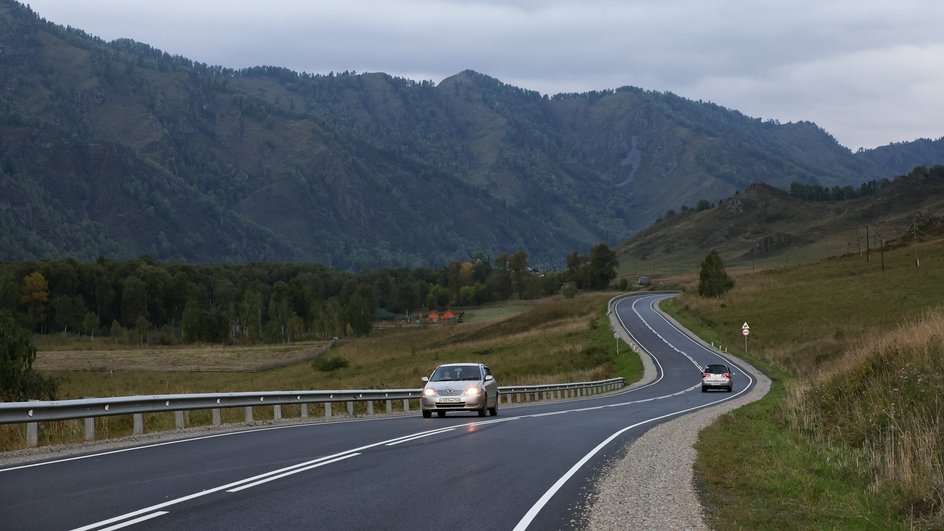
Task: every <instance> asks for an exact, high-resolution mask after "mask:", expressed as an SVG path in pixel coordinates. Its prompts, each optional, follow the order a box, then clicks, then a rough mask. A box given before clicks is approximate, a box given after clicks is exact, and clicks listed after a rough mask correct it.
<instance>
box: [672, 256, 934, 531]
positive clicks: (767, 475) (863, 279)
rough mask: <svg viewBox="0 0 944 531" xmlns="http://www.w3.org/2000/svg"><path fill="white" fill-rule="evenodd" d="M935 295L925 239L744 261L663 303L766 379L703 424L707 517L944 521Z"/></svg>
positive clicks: (837, 524) (917, 525)
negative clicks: (726, 285) (864, 252)
mask: <svg viewBox="0 0 944 531" xmlns="http://www.w3.org/2000/svg"><path fill="white" fill-rule="evenodd" d="M918 263H920V267H919V266H917V265H916V264H918ZM942 295H944V243H942V242H934V243H925V244H921V245H919V246H915V247H910V248H900V249H897V250H893V251H889V252H886V253H884V256H882V255H881V254H879V253H877V252H874V251H873V253H872V256H871V260H869V261H866V257H865V256H859V255H855V256H846V257H841V258H831V259H827V260H824V261H822V262H818V263H816V264H812V265H806V266H796V267H790V268H781V269H773V270H769V271H764V272H760V273H755V274H745V275H740V276H739V277H738V278H737V284H736V286H735V288H734V289H733V290H732V291H730V292H729V293H728V294H726V295H725V296H724V297H722V298H719V299H714V300H703V299H700V298H699V297H697V296H695V295H693V294H692V293H690V292H689V293H685V294H684V295H682V296H680V297H679V298H678V299H677V300H676V301H673V302H672V303H671V304H669V305H668V306H667V309H668V310H669V311H670V312H671V313H673V314H674V315H676V316H677V317H678V318H679V320H680V321H681V322H682V323H683V324H685V325H686V326H688V327H690V328H691V329H693V330H695V331H697V332H698V333H699V335H701V336H702V337H703V338H704V339H706V340H711V341H714V342H715V343H716V344H720V345H723V346H725V347H727V348H729V350H731V351H732V352H737V353H739V354H741V355H745V356H746V357H747V358H748V359H749V360H751V361H753V362H754V363H756V364H757V365H758V366H760V367H762V368H763V369H764V370H765V372H766V373H767V374H769V375H771V376H772V377H773V379H774V388H773V391H772V392H771V393H770V394H769V395H768V396H767V397H766V398H765V399H764V400H762V401H760V402H758V403H755V404H752V405H750V406H747V407H744V408H741V409H739V410H737V411H735V412H733V413H731V414H729V415H727V416H725V417H723V418H722V419H721V420H720V421H719V422H718V423H716V424H715V425H713V426H712V427H710V428H708V429H706V430H705V431H703V432H702V434H701V436H700V441H699V444H698V448H697V449H698V451H699V458H698V463H697V468H698V472H699V474H700V476H701V479H702V480H703V481H704V483H705V485H706V488H705V500H706V505H707V506H708V507H710V508H711V509H712V513H711V517H712V524H713V526H714V527H716V528H718V529H764V528H771V527H776V528H778V529H942V528H944V420H942V417H941V413H940V412H941V411H942V410H944V376H942V375H944V348H942V341H944V339H942V338H944V314H942V311H941V309H940V308H941V304H942V303H944V299H942ZM744 322H748V323H749V324H750V329H751V335H750V336H749V343H748V351H749V352H748V353H746V354H745V353H744V352H743V349H744V344H743V337H742V336H741V334H740V330H741V325H742V324H743V323H744Z"/></svg>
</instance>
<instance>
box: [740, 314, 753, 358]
mask: <svg viewBox="0 0 944 531" xmlns="http://www.w3.org/2000/svg"><path fill="white" fill-rule="evenodd" d="M750 334H751V327H749V326H747V321H744V326H742V327H741V335H743V336H744V352H747V336H749V335H750Z"/></svg>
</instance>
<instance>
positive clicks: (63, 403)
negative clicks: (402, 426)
mask: <svg viewBox="0 0 944 531" xmlns="http://www.w3.org/2000/svg"><path fill="white" fill-rule="evenodd" d="M624 385H625V382H624V380H623V378H611V379H609V380H599V381H594V382H576V383H565V384H547V385H521V386H500V387H499V388H498V393H499V399H503V400H504V403H506V404H509V403H512V402H530V401H533V400H541V399H547V398H558V399H563V398H573V397H577V396H586V395H589V394H596V393H601V392H606V391H612V390H616V389H620V388H622V387H623V386H624ZM422 393H423V390H422V389H349V390H337V391H265V392H258V393H252V392H243V393H200V394H179V395H143V396H119V397H111V398H85V399H76V400H53V401H38V400H37V401H30V402H0V424H26V445H27V447H30V448H33V447H36V446H37V445H38V442H39V423H40V422H50V421H58V420H68V419H85V440H86V441H94V440H95V419H96V418H97V417H104V416H113V415H132V416H133V418H134V422H133V423H134V433H135V434H142V433H144V414H145V413H161V412H173V413H174V415H175V425H176V428H177V429H183V428H184V427H185V426H184V421H185V419H184V411H190V410H207V409H209V410H212V412H213V425H215V426H218V425H220V424H221V414H220V411H221V410H222V409H226V408H236V407H243V408H245V419H246V423H250V422H252V421H253V408H254V407H258V406H272V407H273V408H274V413H273V419H274V420H276V421H279V420H281V419H282V409H281V406H283V405H289V404H300V405H301V416H302V418H305V417H308V416H309V415H308V413H309V411H308V405H309V404H323V405H324V416H325V417H330V416H331V415H332V404H334V403H346V404H347V410H348V412H349V413H350V414H352V415H353V414H354V404H355V403H357V402H365V403H366V404H367V414H368V415H372V414H374V403H375V402H384V403H385V404H386V412H387V414H390V413H392V411H393V401H394V400H402V401H403V410H404V411H409V410H410V401H411V400H419V398H420V397H421V396H422Z"/></svg>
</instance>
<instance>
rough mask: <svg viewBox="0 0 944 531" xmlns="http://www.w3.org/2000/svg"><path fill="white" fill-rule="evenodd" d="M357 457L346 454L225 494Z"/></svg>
mask: <svg viewBox="0 0 944 531" xmlns="http://www.w3.org/2000/svg"><path fill="white" fill-rule="evenodd" d="M359 455H361V454H347V455H342V456H341V457H338V458H337V459H332V460H330V461H322V462H321V463H316V464H314V465H309V466H306V467H304V468H297V469H295V470H292V471H291V472H286V473H284V474H279V475H277V476H272V477H268V478H265V479H263V480H259V481H256V482H255V483H249V484H246V485H242V486H240V487H236V488H235V489H228V490H227V491H226V492H239V491H241V490H245V489H251V488H252V487H256V486H259V485H262V484H263V483H268V482H270V481H275V480H277V479H282V478H284V477H288V476H291V475H294V474H298V473H299V472H305V471H306V470H311V469H313V468H318V467H321V466H325V465H330V464H331V463H337V462H338V461H343V460H345V459H349V458H351V457H357V456H359Z"/></svg>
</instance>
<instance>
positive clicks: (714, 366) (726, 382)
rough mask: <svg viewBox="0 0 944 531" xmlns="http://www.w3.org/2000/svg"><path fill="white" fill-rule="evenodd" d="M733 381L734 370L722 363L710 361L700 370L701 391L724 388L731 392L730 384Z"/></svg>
mask: <svg viewBox="0 0 944 531" xmlns="http://www.w3.org/2000/svg"><path fill="white" fill-rule="evenodd" d="M733 382H734V371H732V370H731V369H730V368H729V367H728V366H727V365H724V364H723V363H711V364H708V365H706V366H705V368H704V369H702V371H701V392H703V393H704V392H706V391H708V389H711V388H716V389H724V390H726V391H728V392H729V393H730V392H731V386H732V385H733Z"/></svg>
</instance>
